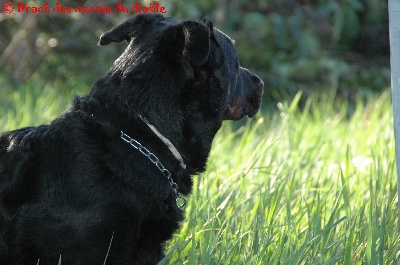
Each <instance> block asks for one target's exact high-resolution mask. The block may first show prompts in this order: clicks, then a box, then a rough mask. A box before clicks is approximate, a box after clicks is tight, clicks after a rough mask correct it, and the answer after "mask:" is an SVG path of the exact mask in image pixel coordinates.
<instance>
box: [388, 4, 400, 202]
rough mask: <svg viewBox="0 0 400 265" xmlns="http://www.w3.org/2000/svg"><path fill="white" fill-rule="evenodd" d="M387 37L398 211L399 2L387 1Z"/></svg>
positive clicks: (399, 132) (399, 190) (399, 199)
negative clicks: (388, 39)
mask: <svg viewBox="0 0 400 265" xmlns="http://www.w3.org/2000/svg"><path fill="white" fill-rule="evenodd" d="M389 35H390V68H391V72H392V102H393V116H394V136H395V145H396V147H395V153H396V164H397V202H398V205H399V209H400V0H389Z"/></svg>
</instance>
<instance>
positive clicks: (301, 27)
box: [0, 0, 390, 101]
mask: <svg viewBox="0 0 400 265" xmlns="http://www.w3.org/2000/svg"><path fill="white" fill-rule="evenodd" d="M0 2H5V0H0ZM45 2H46V1H29V0H25V1H24V3H25V4H26V5H27V6H40V5H43V4H44V3H45ZM47 2H48V3H49V5H50V7H53V6H55V5H56V3H57V2H59V1H56V0H50V1H47ZM104 2H106V4H107V5H108V6H116V5H117V3H118V2H119V1H116V0H112V1H104ZM135 2H136V1H133V0H132V1H131V0H130V1H127V0H123V1H122V3H123V5H125V6H132V5H134V4H135ZM138 2H140V3H143V4H148V3H149V1H138ZM15 3H16V2H15ZM159 3H160V5H161V6H165V7H166V10H167V13H166V15H167V16H176V17H181V18H186V17H190V18H208V19H210V20H212V21H213V23H214V26H216V27H217V28H220V29H221V30H223V31H225V32H226V33H227V34H228V35H230V36H231V37H232V38H233V39H235V40H236V47H237V49H238V52H239V56H240V61H241V65H242V66H244V67H247V68H249V69H250V70H252V71H254V72H255V73H257V74H259V75H260V76H261V77H262V79H263V80H264V82H265V86H266V91H265V92H266V93H265V98H266V100H270V101H281V100H284V99H290V98H292V97H293V96H294V95H295V94H296V93H297V92H298V91H299V90H301V91H303V95H305V96H307V95H310V94H312V93H316V92H325V91H327V90H332V89H334V90H336V91H337V95H339V96H342V97H346V98H348V99H350V100H353V99H355V98H356V97H359V96H360V95H363V96H367V95H368V94H370V93H375V92H380V91H382V90H383V89H387V88H388V87H389V85H390V69H389V62H390V57H389V54H390V52H389V35H388V16H387V1H385V0H251V1H243V0H209V1H204V0H193V1H177V0H175V1H174V0H163V1H160V2H159ZM103 4H104V3H103V2H101V1H100V2H99V1H96V0H88V1H87V0H70V1H62V2H61V5H65V6H72V7H75V6H96V5H103ZM132 14H133V13H129V14H121V13H120V14H117V13H111V14H82V13H74V12H72V13H71V14H57V13H53V12H51V13H50V14H26V13H18V12H13V13H12V14H5V13H0V65H1V68H0V86H1V87H2V88H4V87H8V88H9V89H12V88H13V87H15V86H18V85H21V84H24V83H26V82H39V83H41V82H43V83H46V84H47V83H49V82H50V83H51V82H55V81H56V84H57V87H56V89H60V91H62V90H64V89H69V88H71V87H74V86H82V84H85V85H86V86H87V87H89V86H91V84H92V83H93V82H94V81H95V79H96V78H98V77H101V76H102V75H103V74H104V73H105V72H106V71H107V69H109V67H110V66H111V64H112V62H113V61H114V60H115V59H116V58H117V57H118V56H119V54H120V53H121V52H122V51H123V49H124V48H125V47H126V43H121V44H113V45H108V46H105V47H101V46H98V45H97V41H98V38H99V36H100V35H101V33H102V32H104V31H106V30H108V29H110V28H111V27H112V26H114V25H116V24H118V23H120V22H122V21H123V20H125V19H126V18H128V17H130V16H131V15H132ZM88 89H89V88H88ZM3 91H4V90H3ZM85 92H87V91H85Z"/></svg>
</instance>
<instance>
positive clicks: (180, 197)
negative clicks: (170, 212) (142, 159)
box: [121, 131, 186, 208]
mask: <svg viewBox="0 0 400 265" xmlns="http://www.w3.org/2000/svg"><path fill="white" fill-rule="evenodd" d="M121 139H122V140H124V141H125V142H127V143H128V144H129V145H130V146H132V147H133V148H135V149H136V150H138V151H139V152H140V153H142V154H143V155H144V156H146V157H147V158H148V159H149V160H150V161H151V162H152V163H153V164H154V165H156V167H157V168H158V169H159V170H160V171H161V173H162V174H163V175H164V176H165V177H166V178H167V180H168V181H169V185H170V187H171V189H172V191H173V192H174V194H175V201H176V204H177V205H178V207H179V208H183V207H184V206H185V204H186V197H185V196H184V195H183V194H182V193H180V192H179V191H178V189H179V187H178V184H176V182H175V181H174V180H173V179H172V175H171V172H169V170H168V169H166V168H165V167H164V165H163V164H162V163H161V161H160V159H158V157H157V156H156V155H155V154H153V153H152V152H150V151H149V149H147V148H146V147H144V146H143V145H142V144H141V143H139V142H138V141H136V140H135V139H133V138H131V137H130V136H129V135H127V134H125V133H124V132H123V131H121Z"/></svg>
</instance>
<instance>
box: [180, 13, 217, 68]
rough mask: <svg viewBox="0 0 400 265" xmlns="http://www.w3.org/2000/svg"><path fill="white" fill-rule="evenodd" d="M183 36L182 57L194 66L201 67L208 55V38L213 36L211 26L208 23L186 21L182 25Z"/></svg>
mask: <svg viewBox="0 0 400 265" xmlns="http://www.w3.org/2000/svg"><path fill="white" fill-rule="evenodd" d="M182 27H183V35H184V42H185V43H184V48H183V56H185V57H186V58H188V59H189V61H190V62H192V63H193V64H196V65H203V64H204V63H206V62H207V60H208V57H209V55H210V36H211V34H213V25H212V23H211V22H210V21H207V20H205V21H204V22H201V21H195V20H187V21H184V22H183V23H182Z"/></svg>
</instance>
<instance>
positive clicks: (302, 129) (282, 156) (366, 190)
mask: <svg viewBox="0 0 400 265" xmlns="http://www.w3.org/2000/svg"><path fill="white" fill-rule="evenodd" d="M59 86H60V84H57V83H56V84H51V85H46V86H44V87H43V86H40V85H39V83H38V84H37V85H35V83H34V82H33V83H32V84H31V85H30V86H29V87H28V88H26V87H22V86H19V88H18V89H17V90H2V92H0V128H1V131H4V130H9V129H15V128H18V127H21V126H26V125H32V124H34V125H38V124H40V123H45V122H49V121H51V120H52V119H53V118H55V117H56V116H57V115H59V114H60V113H61V111H62V110H63V109H65V107H66V106H67V105H68V104H69V102H70V100H71V99H72V95H73V94H75V93H80V94H82V93H83V92H82V91H85V92H88V90H89V88H87V87H85V88H76V89H75V90H74V91H71V92H66V93H64V94H63V95H61V96H60V95H59V94H58V93H59V92H57V91H56V90H54V89H53V87H59ZM2 89H4V88H2ZM4 91H5V92H4ZM333 94H334V93H332V95H326V96H320V97H315V98H309V99H308V101H307V103H306V104H305V107H304V108H303V110H302V111H300V110H299V108H298V101H299V98H300V94H299V95H298V96H297V97H296V98H295V99H294V100H293V101H292V102H290V103H288V102H282V103H280V104H278V108H279V111H276V112H274V113H271V112H266V111H264V112H262V113H259V114H258V115H257V116H256V118H254V119H252V120H248V121H247V122H246V124H245V125H244V126H242V127H240V128H239V129H238V130H232V129H231V126H230V125H231V124H229V123H228V124H225V125H224V126H223V128H222V129H221V131H220V132H219V133H218V135H217V137H216V139H215V141H214V144H213V149H212V153H211V157H210V160H209V163H208V170H207V172H205V173H203V174H201V175H200V176H198V177H196V178H195V183H194V190H193V194H192V196H191V198H190V200H189V202H188V205H187V206H186V208H185V211H186V217H187V218H186V221H185V222H183V223H182V228H181V230H179V231H177V233H176V234H175V235H174V237H173V239H172V240H171V241H169V242H168V244H167V246H166V255H167V256H166V258H165V259H164V260H163V261H162V262H161V263H160V264H202V265H204V264H324V265H325V264H398V263H399V260H400V257H399V255H400V251H399V250H400V236H399V232H398V215H399V212H398V209H397V194H396V174H395V155H394V137H393V125H392V124H393V121H392V114H391V99H390V93H389V92H385V93H384V94H382V95H380V96H371V97H370V98H369V99H368V100H367V102H366V103H365V104H364V103H361V101H360V102H358V103H357V104H355V105H349V104H348V103H347V102H345V101H343V102H340V101H336V102H333V100H331V98H332V96H333ZM350 109H351V112H352V113H353V114H352V115H351V116H349V114H348V113H349V110H350Z"/></svg>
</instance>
